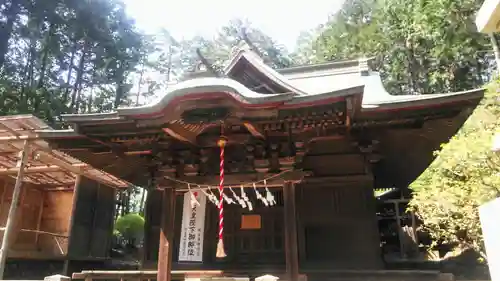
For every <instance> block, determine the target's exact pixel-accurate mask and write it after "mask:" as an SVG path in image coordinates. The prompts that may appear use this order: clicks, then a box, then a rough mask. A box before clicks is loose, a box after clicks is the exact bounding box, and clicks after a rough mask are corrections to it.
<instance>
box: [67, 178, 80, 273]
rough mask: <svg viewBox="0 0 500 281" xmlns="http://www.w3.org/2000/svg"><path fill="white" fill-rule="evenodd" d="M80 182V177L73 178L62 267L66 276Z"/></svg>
mask: <svg viewBox="0 0 500 281" xmlns="http://www.w3.org/2000/svg"><path fill="white" fill-rule="evenodd" d="M81 181H82V176H80V175H77V176H76V178H75V185H74V187H73V204H72V205H71V217H70V221H69V226H68V249H67V250H66V258H65V260H64V265H63V275H65V276H68V274H69V263H70V258H71V251H70V250H71V243H72V240H73V238H72V237H73V235H72V234H73V233H72V232H73V227H74V225H75V214H76V203H77V202H78V195H79V194H80V184H81Z"/></svg>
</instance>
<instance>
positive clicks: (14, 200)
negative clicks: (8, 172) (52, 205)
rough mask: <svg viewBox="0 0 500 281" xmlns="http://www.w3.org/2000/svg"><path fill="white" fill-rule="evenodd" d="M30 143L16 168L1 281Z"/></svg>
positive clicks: (0, 252)
mask: <svg viewBox="0 0 500 281" xmlns="http://www.w3.org/2000/svg"><path fill="white" fill-rule="evenodd" d="M29 147H30V143H29V142H28V141H25V142H24V145H23V150H22V151H21V152H20V153H19V160H18V161H17V165H16V167H17V168H19V171H18V173H17V178H16V183H15V185H14V191H13V193H12V201H11V203H10V208H9V215H8V217H7V223H6V225H5V232H4V233H3V240H2V248H0V280H3V279H4V278H3V275H4V272H5V264H6V261H7V255H8V253H9V242H10V241H9V240H10V235H11V234H12V231H13V230H14V223H15V217H16V212H17V205H18V201H19V195H20V194H21V184H22V182H23V176H24V167H25V166H26V162H27V160H28V152H29Z"/></svg>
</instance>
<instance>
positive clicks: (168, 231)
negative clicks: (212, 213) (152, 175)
mask: <svg viewBox="0 0 500 281" xmlns="http://www.w3.org/2000/svg"><path fill="white" fill-rule="evenodd" d="M175 199H176V198H175V188H168V189H164V190H163V200H162V208H161V209H162V213H161V222H160V245H159V249H158V275H157V277H156V280H157V281H171V280H172V250H173V241H174V239H173V238H174V221H175V201H176V200H175Z"/></svg>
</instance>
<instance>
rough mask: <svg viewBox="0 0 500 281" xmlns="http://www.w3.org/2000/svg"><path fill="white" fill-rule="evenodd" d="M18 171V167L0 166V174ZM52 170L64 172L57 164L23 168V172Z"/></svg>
mask: <svg viewBox="0 0 500 281" xmlns="http://www.w3.org/2000/svg"><path fill="white" fill-rule="evenodd" d="M70 165H71V164H70ZM71 166H73V167H74V168H88V167H89V165H87V164H84V163H79V164H72V165H71ZM18 172H19V168H1V169H0V176H6V175H15V174H17V173H18ZM52 172H66V170H65V169H63V168H61V167H59V166H57V165H46V166H34V167H27V168H25V169H24V173H25V174H34V173H52Z"/></svg>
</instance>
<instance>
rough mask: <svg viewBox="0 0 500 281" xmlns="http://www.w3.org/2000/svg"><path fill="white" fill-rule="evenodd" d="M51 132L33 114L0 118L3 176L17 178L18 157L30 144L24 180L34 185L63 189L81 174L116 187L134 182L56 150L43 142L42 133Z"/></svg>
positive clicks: (0, 165)
mask: <svg viewBox="0 0 500 281" xmlns="http://www.w3.org/2000/svg"><path fill="white" fill-rule="evenodd" d="M44 130H49V131H52V128H50V127H49V126H48V125H47V124H45V123H44V122H43V121H41V120H40V119H38V118H36V117H34V116H32V115H12V116H0V177H2V176H6V177H16V176H17V172H18V171H19V168H18V167H17V160H18V154H19V152H20V151H22V150H23V146H24V142H25V141H29V142H30V144H29V150H28V162H27V164H26V168H25V170H24V171H25V175H24V177H23V180H24V181H26V182H29V183H33V184H42V185H50V186H56V187H63V186H67V185H72V184H74V182H75V175H76V174H80V175H82V176H84V177H87V178H89V179H92V180H94V181H96V182H99V183H101V184H104V185H107V186H110V187H114V188H127V187H130V186H132V184H131V183H129V182H127V181H124V180H122V179H119V178H117V177H115V176H113V175H110V174H108V173H106V172H103V171H101V170H98V169H95V168H93V167H92V166H90V165H88V164H86V163H84V162H82V161H80V160H78V159H75V158H73V157H71V156H69V155H67V154H65V153H63V152H61V151H57V150H53V149H51V148H50V146H49V144H48V143H47V142H46V141H45V140H43V139H41V138H40V137H39V135H38V132H39V131H44Z"/></svg>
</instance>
